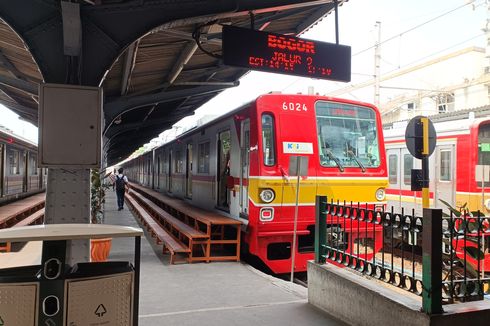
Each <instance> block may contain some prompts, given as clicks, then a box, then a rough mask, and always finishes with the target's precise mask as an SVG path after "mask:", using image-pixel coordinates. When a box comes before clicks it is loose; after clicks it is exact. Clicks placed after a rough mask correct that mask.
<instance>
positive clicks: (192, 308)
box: [105, 190, 344, 326]
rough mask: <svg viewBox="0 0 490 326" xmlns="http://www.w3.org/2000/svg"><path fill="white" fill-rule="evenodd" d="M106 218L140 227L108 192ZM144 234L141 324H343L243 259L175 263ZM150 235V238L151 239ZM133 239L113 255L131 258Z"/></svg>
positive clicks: (302, 292)
mask: <svg viewBox="0 0 490 326" xmlns="http://www.w3.org/2000/svg"><path fill="white" fill-rule="evenodd" d="M105 223H106V224H115V225H126V226H138V223H137V221H136V219H135V218H134V217H133V215H132V214H131V212H130V211H129V210H128V207H126V205H125V207H124V210H122V211H118V210H117V205H116V196H115V193H114V192H113V191H111V190H109V191H107V194H106V204H105ZM145 235H146V237H145V238H142V246H141V282H140V308H139V311H140V318H139V321H140V325H143V326H150V325H155V326H156V325H182V326H185V325H200V326H206V325H210V326H211V325H212V326H215V325H237V326H240V325H243V326H250V325H271V326H272V325H295V326H296V325H344V324H343V323H341V322H339V321H337V320H335V319H334V318H333V317H330V316H328V315H326V314H325V313H324V312H322V311H320V310H318V309H317V308H315V307H313V306H311V305H309V304H308V299H307V289H306V288H304V287H302V286H300V285H297V284H291V283H290V282H286V281H283V280H280V279H277V278H274V277H271V276H269V275H266V274H263V273H261V272H260V271H257V270H255V269H253V268H252V267H250V266H248V265H246V264H244V263H240V262H213V263H194V264H187V263H183V264H176V265H170V261H169V255H163V254H162V245H158V246H157V245H155V241H154V239H152V238H151V237H150V236H149V235H148V234H145ZM148 239H150V241H148ZM132 249H133V241H132V239H129V238H128V239H127V238H120V239H114V240H113V244H112V250H111V254H110V257H109V259H115V260H116V259H117V260H129V259H131V252H132Z"/></svg>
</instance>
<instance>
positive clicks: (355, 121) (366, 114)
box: [315, 101, 380, 170]
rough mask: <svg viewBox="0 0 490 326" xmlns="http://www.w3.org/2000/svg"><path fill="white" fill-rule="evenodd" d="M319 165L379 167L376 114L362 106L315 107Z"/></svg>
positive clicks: (323, 103)
mask: <svg viewBox="0 0 490 326" xmlns="http://www.w3.org/2000/svg"><path fill="white" fill-rule="evenodd" d="M315 110H316V123H317V131H318V145H319V153H320V164H321V165H322V166H325V167H337V168H339V169H340V170H343V168H344V167H349V168H350V167H357V168H361V169H363V170H364V169H366V168H375V167H378V166H379V164H380V159H379V157H380V155H379V146H378V144H379V142H378V133H377V127H376V114H375V112H374V110H373V109H371V108H368V107H363V106H357V105H351V104H345V103H337V102H326V101H319V102H317V103H316V105H315Z"/></svg>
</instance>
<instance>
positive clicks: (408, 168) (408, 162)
mask: <svg viewBox="0 0 490 326" xmlns="http://www.w3.org/2000/svg"><path fill="white" fill-rule="evenodd" d="M412 168H413V156H412V155H411V154H405V155H403V183H404V184H406V185H410V184H412Z"/></svg>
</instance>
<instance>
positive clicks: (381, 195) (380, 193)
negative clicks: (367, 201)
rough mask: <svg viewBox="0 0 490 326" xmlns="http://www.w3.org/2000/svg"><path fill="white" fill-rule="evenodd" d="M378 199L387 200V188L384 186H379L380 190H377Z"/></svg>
mask: <svg viewBox="0 0 490 326" xmlns="http://www.w3.org/2000/svg"><path fill="white" fill-rule="evenodd" d="M375 195H376V200H378V201H382V200H385V195H386V194H385V190H384V188H379V189H378V190H376V194H375Z"/></svg>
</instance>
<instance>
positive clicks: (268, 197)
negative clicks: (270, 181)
mask: <svg viewBox="0 0 490 326" xmlns="http://www.w3.org/2000/svg"><path fill="white" fill-rule="evenodd" d="M259 197H260V199H261V200H262V201H263V202H264V203H270V202H272V201H273V200H274V198H276V194H275V193H274V190H272V189H268V188H267V189H262V190H261V191H260V193H259Z"/></svg>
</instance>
